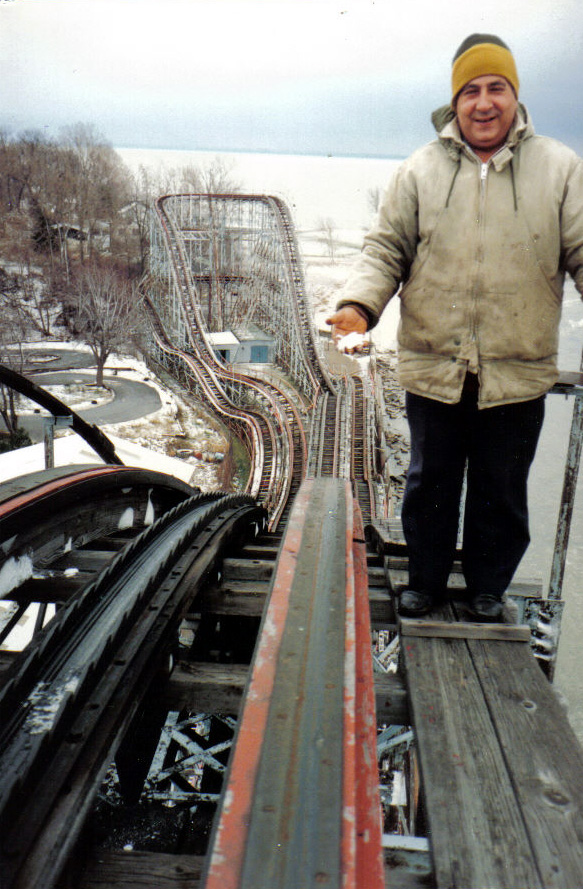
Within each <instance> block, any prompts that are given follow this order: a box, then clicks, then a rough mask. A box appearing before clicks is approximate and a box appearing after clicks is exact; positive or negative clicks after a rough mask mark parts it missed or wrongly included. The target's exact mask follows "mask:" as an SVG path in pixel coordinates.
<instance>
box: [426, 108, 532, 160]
mask: <svg viewBox="0 0 583 889" xmlns="http://www.w3.org/2000/svg"><path fill="white" fill-rule="evenodd" d="M431 122H432V124H433V126H434V127H435V129H436V132H437V135H438V136H439V138H440V139H441V140H442V141H443V142H444V143H445V145H446V148H447V149H448V150H449V151H450V152H452V153H455V154H459V152H460V151H461V149H462V148H463V145H464V140H463V138H462V135H461V133H460V130H459V127H458V124H457V118H456V114H455V111H454V110H453V108H452V106H451V105H442V106H441V107H440V108H437V109H436V110H435V111H434V112H433V114H432V115H431ZM529 136H534V127H533V125H532V121H531V119H530V115H529V113H528V111H527V110H526V108H525V106H524V105H523V104H522V102H519V103H518V109H517V111H516V118H515V120H514V123H513V124H512V126H511V127H510V132H509V133H508V139H507V144H508V145H509V147H510V148H513V147H514V146H515V145H517V144H518V143H519V142H522V141H523V139H527V138H528V137H529Z"/></svg>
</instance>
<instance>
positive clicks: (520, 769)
mask: <svg viewBox="0 0 583 889" xmlns="http://www.w3.org/2000/svg"><path fill="white" fill-rule="evenodd" d="M435 616H436V617H437V618H438V619H439V620H438V621H437V622H436V626H435V633H436V635H431V634H430V628H431V622H430V621H428V622H426V625H425V629H424V630H421V631H419V628H418V627H417V626H416V625H417V624H421V623H422V622H421V621H407V620H403V621H401V624H400V630H401V639H402V650H403V665H404V671H405V678H406V684H407V687H408V694H409V703H410V709H411V716H412V723H413V726H414V730H415V734H416V739H417V748H418V754H419V759H420V766H421V775H422V785H423V788H424V801H425V807H426V815H427V821H428V825H429V839H430V845H431V852H432V859H433V866H434V876H435V885H436V886H437V887H438V889H441V887H443V889H445V887H448V889H449V887H460V889H462V887H464V889H467V887H473V889H517V887H521V889H547V887H548V889H551V887H552V889H559V887H562V889H575V887H581V886H583V750H582V748H581V746H580V744H579V742H578V741H577V738H576V737H575V734H574V732H573V730H572V728H571V726H570V724H569V722H568V718H567V715H566V713H565V711H564V709H563V708H562V706H561V705H560V703H559V701H558V699H557V696H556V695H555V693H554V691H553V688H552V686H551V685H550V683H549V681H548V679H547V678H546V677H545V676H544V674H543V672H542V670H541V668H540V667H539V665H538V664H537V662H536V660H535V658H534V657H533V656H532V654H531V651H530V646H529V644H528V641H520V633H519V632H518V633H517V632H516V630H518V631H520V629H521V628H516V627H509V628H508V630H510V631H512V630H514V631H515V632H514V633H512V632H510V633H507V637H506V638H503V637H504V631H505V629H506V628H503V627H491V628H489V627H488V626H487V625H486V626H484V625H482V626H481V627H480V625H476V624H472V623H463V622H461V623H455V624H452V626H455V628H456V629H455V635H451V634H450V635H448V634H446V633H444V632H443V631H442V626H443V624H447V622H449V621H451V620H452V619H454V615H453V612H452V610H451V606H446V607H445V608H443V609H441V610H440V612H439V613H437V614H436V615H435ZM477 627H478V631H476V628H477ZM501 630H502V632H501Z"/></svg>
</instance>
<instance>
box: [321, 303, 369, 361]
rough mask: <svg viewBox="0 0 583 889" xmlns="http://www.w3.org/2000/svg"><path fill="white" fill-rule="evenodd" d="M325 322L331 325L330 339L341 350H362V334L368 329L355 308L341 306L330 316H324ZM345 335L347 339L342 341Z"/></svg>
mask: <svg viewBox="0 0 583 889" xmlns="http://www.w3.org/2000/svg"><path fill="white" fill-rule="evenodd" d="M326 324H330V325H331V326H332V340H333V341H334V344H335V346H336V347H337V348H338V349H340V351H341V352H348V353H350V354H352V353H353V352H360V351H362V347H363V345H364V342H363V336H364V334H365V333H366V332H367V330H368V324H367V322H366V320H365V318H364V317H363V316H362V315H361V313H360V312H359V311H358V310H357V309H354V308H353V307H352V306H343V307H342V308H341V309H339V310H338V311H337V312H335V313H334V315H331V317H330V318H326ZM351 334H352V335H351ZM345 337H349V339H347V340H346V343H343V340H344V339H345Z"/></svg>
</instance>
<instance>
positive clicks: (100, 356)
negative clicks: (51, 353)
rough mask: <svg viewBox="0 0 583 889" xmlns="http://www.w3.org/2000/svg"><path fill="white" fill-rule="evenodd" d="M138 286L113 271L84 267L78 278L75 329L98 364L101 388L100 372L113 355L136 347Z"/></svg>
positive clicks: (139, 317) (139, 319)
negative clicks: (132, 345) (130, 346)
mask: <svg viewBox="0 0 583 889" xmlns="http://www.w3.org/2000/svg"><path fill="white" fill-rule="evenodd" d="M141 302H142V300H141V297H140V295H139V293H138V290H137V287H136V286H135V285H133V284H131V283H130V282H129V281H128V280H127V279H125V278H123V277H121V276H120V275H119V274H118V273H117V272H116V271H115V270H114V269H112V268H109V267H100V266H98V265H96V264H91V265H87V266H84V267H83V268H82V269H81V271H80V273H79V276H78V279H77V295H76V301H75V306H74V315H75V317H74V327H75V332H76V334H77V336H79V338H80V339H81V340H82V342H84V343H86V344H87V345H88V346H89V348H90V349H91V351H92V353H93V356H94V358H95V363H96V365H97V376H96V384H97V385H98V386H103V370H104V367H105V363H106V361H107V359H108V358H109V356H110V355H111V354H112V352H115V351H122V352H127V350H128V345H131V344H132V343H134V344H137V343H138V341H139V338H140V333H141V330H142V325H143V317H144V316H143V312H142V308H141Z"/></svg>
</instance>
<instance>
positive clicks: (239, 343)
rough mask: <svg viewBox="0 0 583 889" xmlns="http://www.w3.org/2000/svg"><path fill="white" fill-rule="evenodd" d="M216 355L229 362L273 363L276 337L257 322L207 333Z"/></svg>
mask: <svg viewBox="0 0 583 889" xmlns="http://www.w3.org/2000/svg"><path fill="white" fill-rule="evenodd" d="M207 338H208V340H209V342H210V344H211V346H212V348H213V350H214V352H215V353H216V355H217V356H218V357H219V358H221V359H222V360H223V361H225V362H226V363H227V364H272V363H273V360H274V356H275V339H274V338H273V337H272V336H269V334H267V333H264V332H263V331H262V330H260V328H259V327H257V325H255V324H246V325H242V326H241V327H237V329H236V330H222V331H216V332H214V333H207Z"/></svg>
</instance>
